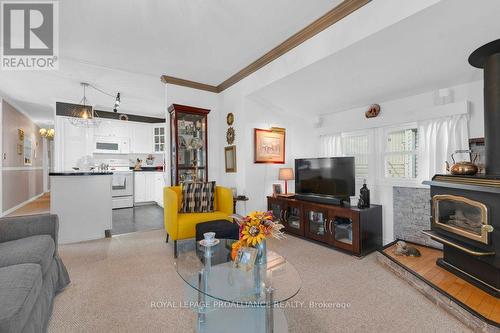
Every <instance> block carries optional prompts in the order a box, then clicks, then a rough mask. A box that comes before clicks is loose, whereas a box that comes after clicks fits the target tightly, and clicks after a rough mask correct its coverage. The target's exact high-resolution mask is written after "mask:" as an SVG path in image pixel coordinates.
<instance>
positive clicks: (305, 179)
mask: <svg viewBox="0 0 500 333" xmlns="http://www.w3.org/2000/svg"><path fill="white" fill-rule="evenodd" d="M354 192H355V178H354V157H324V158H303V159H296V160H295V196H296V197H297V198H298V199H302V200H309V201H317V202H324V203H334V204H342V202H343V201H349V197H351V196H354V195H355V193H354Z"/></svg>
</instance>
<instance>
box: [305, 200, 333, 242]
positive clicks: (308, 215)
mask: <svg viewBox="0 0 500 333" xmlns="http://www.w3.org/2000/svg"><path fill="white" fill-rule="evenodd" d="M304 222H305V232H306V236H307V237H309V238H312V239H315V240H317V241H320V242H325V243H327V242H328V240H329V232H328V210H327V209H324V208H320V207H318V206H313V205H304Z"/></svg>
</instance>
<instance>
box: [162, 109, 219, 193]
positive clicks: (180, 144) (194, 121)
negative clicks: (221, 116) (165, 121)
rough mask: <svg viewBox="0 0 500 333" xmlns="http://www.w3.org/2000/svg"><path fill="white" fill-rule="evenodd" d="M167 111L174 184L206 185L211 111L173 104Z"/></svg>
mask: <svg viewBox="0 0 500 333" xmlns="http://www.w3.org/2000/svg"><path fill="white" fill-rule="evenodd" d="M168 111H169V113H170V149H171V150H170V158H171V163H170V168H171V181H172V185H179V184H181V183H184V182H206V181H207V180H208V179H207V176H208V144H207V139H208V135H207V134H208V133H207V126H208V124H207V116H208V113H209V112H210V110H207V109H201V108H196V107H192V106H187V105H179V104H172V105H171V106H170V107H169V108H168Z"/></svg>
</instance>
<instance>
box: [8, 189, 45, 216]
mask: <svg viewBox="0 0 500 333" xmlns="http://www.w3.org/2000/svg"><path fill="white" fill-rule="evenodd" d="M44 194H45V192H42V193H40V194H37V195H35V196H34V197H32V198H30V199H28V200H26V201H24V202H21V203H20V204H19V205H17V206H14V207H12V208H9V209H7V210H6V211H5V212H3V213H2V215H1V216H2V217H5V216H7V215H9V214H11V213H13V212H15V211H16V210H18V209H19V208H21V207H23V206H26V205H27V204H29V203H30V202H32V201H35V200H36V199H38V198H40V197H41V196H42V195H44Z"/></svg>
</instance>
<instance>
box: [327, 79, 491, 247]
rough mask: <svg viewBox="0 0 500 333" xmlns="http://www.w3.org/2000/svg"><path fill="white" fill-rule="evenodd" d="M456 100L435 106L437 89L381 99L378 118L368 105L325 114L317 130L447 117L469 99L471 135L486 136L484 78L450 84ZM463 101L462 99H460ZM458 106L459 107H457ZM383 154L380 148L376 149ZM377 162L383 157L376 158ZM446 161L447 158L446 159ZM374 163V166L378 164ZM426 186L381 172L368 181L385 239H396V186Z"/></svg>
mask: <svg viewBox="0 0 500 333" xmlns="http://www.w3.org/2000/svg"><path fill="white" fill-rule="evenodd" d="M450 91H451V92H452V93H453V96H454V100H455V101H456V103H453V104H448V105H443V106H435V103H436V92H434V91H430V92H427V93H423V94H419V95H415V96H409V97H406V98H402V99H397V100H392V101H386V102H382V103H380V107H381V113H380V115H379V116H378V117H377V118H374V119H366V118H365V115H364V114H365V111H366V110H367V107H362V108H356V109H351V110H346V111H342V112H337V113H332V114H329V115H325V116H324V117H323V122H322V126H321V128H319V129H318V130H317V131H318V132H319V133H321V134H333V133H339V132H350V131H362V130H366V129H370V128H374V129H378V128H382V127H385V126H393V125H398V124H399V125H403V124H405V123H408V122H414V121H418V120H424V119H429V118H437V117H444V116H447V115H450V114H453V113H454V112H457V111H458V109H459V108H460V109H462V108H463V105H464V104H463V103H464V102H465V101H468V110H469V114H470V121H469V136H470V137H471V138H477V137H483V136H484V118H483V115H484V114H483V113H484V105H483V81H476V82H472V83H468V84H463V85H459V86H454V87H450ZM460 102H462V103H460ZM455 108H456V110H454V109H455ZM376 154H377V155H380V152H376ZM376 163H377V166H380V165H381V163H382V161H381V160H380V159H379V160H377V159H376ZM443 163H444V161H443ZM377 166H375V167H377ZM394 186H405V187H423V185H421V184H420V183H418V182H413V181H401V182H393V181H385V180H383V179H381V177H380V176H375V177H374V178H373V179H371V180H370V181H369V182H368V187H369V188H370V190H371V199H372V200H371V202H372V203H373V204H380V205H382V206H383V238H384V243H385V244H386V243H389V242H391V241H393V237H394V235H393V231H394V220H393V215H394V210H393V187H394Z"/></svg>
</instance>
